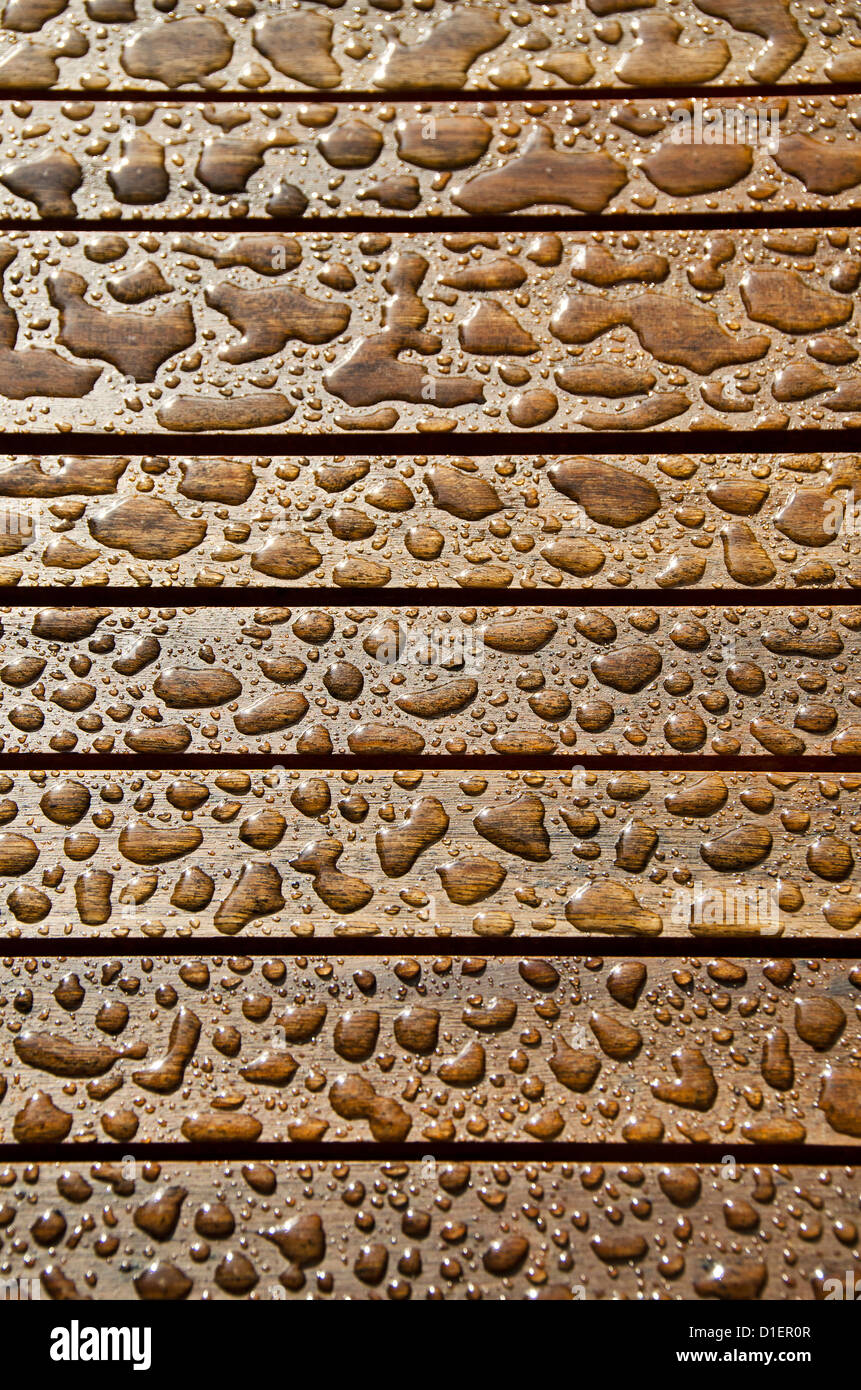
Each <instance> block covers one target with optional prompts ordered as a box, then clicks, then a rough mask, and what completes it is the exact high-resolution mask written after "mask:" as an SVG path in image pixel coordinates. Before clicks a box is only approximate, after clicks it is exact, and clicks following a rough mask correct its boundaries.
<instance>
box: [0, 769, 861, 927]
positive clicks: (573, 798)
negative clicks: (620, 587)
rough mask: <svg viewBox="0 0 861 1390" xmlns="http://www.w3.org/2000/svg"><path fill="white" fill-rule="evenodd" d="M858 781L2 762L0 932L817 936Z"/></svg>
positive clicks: (854, 871)
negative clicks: (248, 901) (88, 768)
mask: <svg viewBox="0 0 861 1390" xmlns="http://www.w3.org/2000/svg"><path fill="white" fill-rule="evenodd" d="M859 788H861V778H859V777H857V776H849V775H846V774H844V775H842V776H835V777H817V776H814V775H804V776H786V775H778V774H770V775H767V776H766V775H762V776H752V775H751V774H750V773H748V772H739V773H723V772H722V773H715V772H712V773H706V774H703V773H696V772H691V773H678V772H673V773H670V772H666V771H663V772H662V771H660V770H659V769H658V770H656V771H655V772H652V773H649V774H646V773H635V772H619V773H607V772H584V771H579V772H578V771H575V772H558V773H543V772H524V773H514V772H509V773H498V772H494V773H487V774H485V773H481V774H476V773H472V774H470V773H466V772H453V771H447V770H446V771H433V772H426V773H422V772H418V771H407V770H406V769H405V770H404V771H402V772H395V773H391V772H382V771H377V772H366V773H358V772H353V771H344V772H324V771H318V772H306V771H292V772H291V771H287V770H286V769H284V768H281V769H275V770H273V771H269V772H245V771H242V770H240V769H230V770H227V771H224V770H222V771H220V772H219V771H217V770H216V769H211V770H203V771H198V770H197V769H195V770H194V771H193V772H189V771H188V770H185V771H181V770H179V769H177V770H175V771H173V772H157V771H150V772H141V773H137V772H125V771H123V772H116V773H104V774H101V775H97V776H93V775H92V774H84V775H82V774H81V773H80V772H79V771H78V772H76V771H73V770H70V771H68V772H64V771H61V772H52V773H38V772H32V773H17V774H11V775H6V776H4V777H3V778H2V791H3V799H2V803H0V810H2V815H3V824H4V826H5V831H4V832H3V833H2V834H0V868H2V869H3V870H4V872H3V873H2V876H0V902H2V905H0V929H2V931H3V932H4V934H5V935H7V936H17V937H21V936H24V937H30V936H34V935H37V934H38V935H39V936H52V937H63V936H65V937H81V936H93V937H99V936H113V937H114V938H117V939H125V938H137V939H140V938H141V937H142V936H144V937H150V938H154V939H158V938H162V937H166V938H171V939H183V938H184V939H186V941H187V940H188V938H189V937H191V935H192V934H193V933H195V932H197V933H203V934H205V935H208V934H214V933H215V932H224V933H226V934H230V935H233V934H236V933H242V934H245V935H254V936H260V935H264V936H271V937H272V938H274V939H279V938H285V937H290V936H293V937H300V938H304V937H311V936H314V935H315V934H316V935H317V936H324V937H325V936H336V937H337V936H344V937H346V936H353V937H355V936H380V937H384V938H386V939H387V940H388V939H391V938H392V937H397V938H400V939H401V940H403V938H405V937H407V938H409V937H414V936H415V937H425V938H426V937H429V936H439V937H451V936H454V937H463V936H469V935H471V934H474V935H476V936H479V937H484V938H499V937H504V936H509V935H511V934H514V935H517V936H539V935H546V934H547V933H548V932H553V933H554V934H555V935H556V936H560V935H561V936H568V937H574V938H577V936H578V935H579V934H581V933H584V934H586V935H598V934H601V933H606V934H608V935H613V936H635V935H639V936H657V935H660V934H661V933H663V934H664V935H665V936H670V937H683V936H695V937H700V938H708V937H715V936H745V935H747V936H750V935H754V936H757V935H761V936H783V935H786V936H788V937H798V938H808V937H811V938H816V937H822V936H833V935H835V934H836V933H839V932H851V931H852V930H853V928H855V927H857V925H858V923H859V922H861V892H859V887H861V884H859V868H858V865H857V863H856V862H854V853H855V852H856V845H855V841H856V839H857V825H856V826H855V829H854V831H853V830H850V824H849V823H851V822H852V818H853V816H854V813H855V808H856V805H857V800H858V792H859ZM13 849H14V850H15V851H16V856H15V857H13V854H12V851H13ZM733 849H734V854H733V853H730V851H731V850H733ZM336 854H337V863H336V865H335V868H334V869H333V870H332V872H331V873H328V874H327V875H325V876H323V877H321V876H320V875H319V874H316V873H315V874H311V873H310V872H309V870H310V868H311V866H312V865H313V864H315V863H320V864H321V863H322V862H323V860H324V859H325V858H326V857H327V856H328V857H332V856H334V855H336ZM31 861H32V862H31ZM28 865H29V866H28ZM255 875H256V876H257V877H258V878H259V879H260V881H261V883H264V882H265V883H267V884H268V885H269V891H268V893H267V894H266V895H263V894H261V895H260V896H259V897H258V898H257V899H256V900H255V902H254V908H255V911H256V913H257V914H258V915H256V916H253V917H249V916H248V913H247V912H237V911H236V903H237V895H238V894H239V892H240V889H239V886H238V885H240V884H241V883H243V882H245V884H246V887H247V885H248V883H249V882H251V881H253V879H254V877H255ZM348 890H349V891H348Z"/></svg>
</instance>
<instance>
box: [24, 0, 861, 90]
mask: <svg viewBox="0 0 861 1390" xmlns="http://www.w3.org/2000/svg"><path fill="white" fill-rule="evenodd" d="M163 8H164V7H163V6H161V7H159V6H158V5H157V4H155V3H153V0H128V3H123V4H113V5H108V4H105V3H104V2H103V0H91V3H90V4H89V5H87V6H85V5H84V3H83V0H71V3H64V0H51V2H50V3H48V4H45V3H36V0H11V3H10V4H8V5H7V6H6V8H5V10H4V14H3V26H2V31H0V39H2V46H0V53H1V54H2V61H0V82H2V84H3V86H4V87H6V88H9V87H23V88H35V89H38V88H54V89H65V90H68V91H73V90H80V91H82V92H85V93H86V92H88V91H101V90H105V89H113V90H116V89H118V88H123V87H126V88H135V89H144V90H157V91H158V90H163V88H164V87H165V86H167V87H178V86H180V85H184V86H188V87H195V88H198V89H200V88H203V89H207V88H209V89H216V90H217V89H218V88H219V87H227V88H231V89H239V90H240V91H241V90H242V89H243V88H245V89H246V91H248V92H249V94H251V93H255V92H260V91H261V90H263V91H265V89H266V88H267V87H271V88H272V89H274V90H289V91H296V90H298V91H308V92H311V93H315V94H325V93H326V92H327V91H333V90H335V89H342V90H347V91H349V90H351V89H352V90H355V91H366V90H370V89H375V90H376V91H377V92H378V93H379V94H380V95H385V93H387V92H393V93H394V92H399V91H404V90H415V89H419V90H421V89H425V90H427V89H437V90H452V91H457V90H459V89H462V88H470V87H474V88H487V87H490V88H503V89H504V88H515V89H516V88H523V87H549V86H556V87H569V86H582V85H588V84H591V85H593V86H594V85H610V86H618V87H621V88H625V87H628V88H630V87H632V86H634V87H636V86H646V87H652V86H667V85H675V86H688V87H690V86H696V85H700V84H704V85H708V84H712V83H718V84H720V83H745V84H758V83H774V82H782V81H791V82H811V81H827V80H830V81H833V82H847V81H848V82H852V81H857V79H858V77H859V73H861V67H859V57H858V48H857V43H858V35H857V30H856V27H855V25H854V23H853V22H852V19H851V18H850V17H849V16H848V15H847V12H846V9H845V7H844V6H842V5H837V4H834V3H826V4H822V5H817V6H816V7H815V8H813V9H811V8H810V7H807V6H804V5H801V4H799V3H798V0H773V3H769V4H759V5H758V6H757V7H756V10H755V11H754V12H748V11H746V10H742V9H741V8H740V7H739V5H738V4H736V3H733V2H732V0H700V3H698V4H691V3H689V2H688V3H684V4H669V3H667V0H658V3H657V4H655V5H654V6H652V7H649V8H647V10H646V11H645V12H640V11H637V12H635V13H634V14H630V13H628V11H629V9H630V5H629V4H613V3H609V0H591V3H590V4H588V6H586V7H584V6H582V5H568V4H564V3H562V4H551V5H541V6H539V5H537V4H532V3H528V4H524V5H520V6H518V7H516V8H515V7H509V6H496V5H487V4H485V3H480V4H472V5H469V4H464V3H460V2H459V0H456V2H455V3H453V4H441V3H439V0H437V3H436V4H434V0H425V3H422V4H421V5H419V6H416V7H415V8H413V7H412V6H409V7H407V6H404V5H402V4H401V3H399V2H398V0H379V2H378V3H372V4H371V5H370V6H360V7H357V6H352V5H351V6H345V5H344V4H343V0H327V2H326V3H320V4H313V3H302V4H299V5H292V6H285V5H283V4H279V3H278V0H259V3H256V4H255V5H254V6H253V7H251V6H250V5H249V6H244V5H243V6H239V5H237V6H234V7H233V12H232V13H231V12H230V10H229V7H219V8H218V11H217V13H213V14H210V13H207V14H206V15H205V16H202V15H201V12H200V8H199V6H198V5H196V4H195V3H194V0H179V3H178V4H177V5H175V6H174V8H173V9H172V11H171V13H170V14H169V15H167V16H166V15H165V14H164V13H161V12H160V10H163ZM46 15H47V16H48V18H47V19H46V18H45V16H46Z"/></svg>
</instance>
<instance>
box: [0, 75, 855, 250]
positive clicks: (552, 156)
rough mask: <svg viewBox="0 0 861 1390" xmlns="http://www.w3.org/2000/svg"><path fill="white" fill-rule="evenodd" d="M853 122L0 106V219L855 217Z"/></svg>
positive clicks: (503, 105)
mask: <svg viewBox="0 0 861 1390" xmlns="http://www.w3.org/2000/svg"><path fill="white" fill-rule="evenodd" d="M858 119H859V115H858V102H857V99H856V98H846V97H844V96H836V95H835V96H810V97H783V98H779V97H778V98H775V97H749V98H746V99H742V100H739V99H738V98H732V99H731V98H727V97H723V98H721V97H720V96H714V97H710V98H709V99H708V101H707V102H706V103H702V102H697V101H696V100H695V99H693V98H686V99H685V98H683V99H679V100H675V101H668V100H661V99H658V100H642V99H641V100H637V99H635V98H631V99H627V98H626V97H625V95H624V93H622V94H620V97H619V98H618V99H617V100H611V99H607V98H604V99H599V100H597V101H595V100H592V101H590V100H588V99H587V98H586V97H583V98H582V99H580V100H579V101H578V100H572V101H565V102H561V101H557V102H553V101H540V100H531V101H505V100H499V101H493V102H489V101H484V102H476V101H458V102H401V101H398V102H396V103H389V102H383V103H368V102H361V103H339V104H337V105H335V104H333V103H328V104H327V103H325V102H314V103H309V104H307V105H300V106H297V105H296V104H295V103H292V104H291V103H281V104H278V103H277V102H276V103H273V102H271V101H261V100H257V101H254V102H249V101H242V100H240V101H238V102H237V103H235V104H231V103H229V102H219V103H217V104H216V103H213V102H209V103H206V102H200V103H178V102H164V101H153V102H152V103H150V102H145V103H144V102H137V103H134V104H133V103H130V102H126V103H122V102H117V101H98V102H92V101H71V102H64V103H62V104H60V105H59V106H58V105H57V103H56V102H55V101H52V102H48V101H44V100H43V101H35V102H4V103H2V105H0V130H2V143H0V215H2V216H4V217H14V218H30V219H37V220H38V219H39V218H49V219H57V218H65V217H68V218H74V217H75V216H76V215H77V216H79V217H86V218H96V217H103V218H121V219H122V220H123V222H130V221H134V219H135V218H139V217H146V218H153V217H155V218H180V217H187V218H202V217H211V218H212V219H213V220H214V221H215V220H216V219H218V218H220V217H247V216H251V217H267V216H270V217H277V218H280V219H283V218H305V219H306V220H310V219H313V218H315V217H321V216H322V217H329V218H332V217H338V216H353V217H355V216H367V217H368V218H371V219H379V218H385V217H387V216H391V215H396V216H401V217H403V216H405V215H410V216H414V217H416V218H423V217H429V216H439V215H444V216H449V217H451V216H458V215H463V216H464V217H470V218H474V219H475V218H482V217H487V216H492V217H497V216H500V215H503V214H504V215H509V214H510V215H512V216H515V215H516V214H518V213H521V212H528V213H532V214H537V213H543V214H545V215H547V217H548V221H549V222H550V223H552V221H553V217H554V215H556V214H560V213H562V214H569V215H570V214H572V213H591V214H596V213H606V214H612V213H628V214H636V213H643V214H646V213H658V214H660V213H668V212H683V213H689V214H695V213H700V214H705V215H714V214H715V213H716V212H718V211H719V212H722V213H724V214H726V213H730V212H736V211H742V212H759V211H763V210H765V211H768V212H770V213H776V212H778V211H781V210H789V211H800V210H814V209H818V208H822V209H854V208H857V207H858V205H859V194H858V188H859V184H861V139H859V135H858V129H857V124H858ZM715 132H718V136H719V138H718V137H717V136H715ZM706 136H708V137H709V138H708V140H706V138H705V137H706ZM716 140H717V143H716V142H715V141H716Z"/></svg>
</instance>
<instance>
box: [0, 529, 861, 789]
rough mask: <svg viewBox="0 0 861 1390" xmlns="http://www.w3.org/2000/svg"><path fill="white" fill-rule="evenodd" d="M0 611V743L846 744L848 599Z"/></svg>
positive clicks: (688, 750)
mask: <svg viewBox="0 0 861 1390" xmlns="http://www.w3.org/2000/svg"><path fill="white" fill-rule="evenodd" d="M285 543H289V546H290V548H291V550H292V552H293V554H295V544H294V542H292V541H289V538H285V537H276V538H275V544H276V545H282V544H285ZM282 554H283V552H282ZM0 620H2V624H3V629H4V632H3V638H2V643H3V646H2V665H0V682H2V689H0V694H2V703H0V737H2V739H3V747H4V751H5V752H6V753H12V752H18V751H20V752H28V753H38V752H45V753H71V752H75V753H76V754H77V753H84V752H88V751H91V752H97V753H110V752H114V751H117V752H120V751H123V752H125V751H128V750H130V751H131V752H134V753H137V754H139V755H141V756H142V757H145V756H147V755H149V756H152V755H160V754H165V755H167V754H171V753H184V752H186V751H189V752H210V753H212V754H221V753H246V752H255V753H271V754H283V755H286V754H304V755H309V754H310V755H315V754H316V755H319V756H320V757H321V758H325V757H326V756H327V755H329V754H331V753H333V752H335V753H339V754H350V753H352V754H354V755H355V756H356V757H364V758H367V759H369V760H370V759H372V758H373V757H374V755H377V754H392V755H397V756H400V757H402V758H404V759H408V760H409V759H412V758H414V757H417V756H418V755H420V754H426V755H433V754H450V755H461V754H464V755H467V756H468V755H470V754H475V753H483V754H489V755H491V756H492V755H493V754H499V755H500V756H529V755H530V754H548V753H565V754H567V755H574V754H576V753H580V752H582V753H584V754H589V755H595V754H600V755H603V756H612V755H616V754H626V753H643V752H648V753H649V754H651V755H652V756H660V755H661V754H662V753H664V754H690V755H695V754H697V753H699V752H701V751H702V752H704V753H709V754H715V755H719V756H722V757H732V756H734V755H736V754H745V755H746V754H751V753H756V754H759V755H760V756H763V755H767V754H771V755H773V756H786V757H797V756H800V755H802V754H820V755H825V756H829V755H833V756H834V759H835V763H834V771H835V773H838V772H839V771H840V765H839V761H838V759H839V758H841V757H843V756H846V755H851V756H857V755H858V753H859V752H861V718H859V715H858V708H859V698H861V697H859V691H858V684H857V682H858V666H859V638H858V632H859V629H861V609H859V608H858V607H857V606H852V605H833V606H832V605H829V606H818V607H816V608H815V609H811V608H807V609H803V610H786V609H784V608H775V609H768V608H755V607H752V606H747V607H745V606H744V605H741V604H739V605H738V606H733V607H732V608H727V607H723V608H722V607H711V608H709V607H701V608H700V607H696V608H691V607H689V606H678V607H666V608H660V609H652V608H648V607H642V608H639V607H636V606H633V605H632V606H631V607H629V608H628V607H625V608H614V609H612V610H609V609H608V610H600V609H594V608H585V607H583V608H579V607H575V608H570V607H559V608H554V607H553V606H552V605H537V604H536V606H535V607H534V608H525V607H518V608H511V609H506V608H504V607H492V606H488V607H480V608H479V607H476V608H452V609H446V608H443V607H439V608H431V607H424V606H423V607H420V608H400V609H398V608H385V607H382V606H380V605H376V606H374V607H358V606H356V607H352V608H332V609H331V610H326V609H324V608H319V609H312V608H307V607H305V608H295V609H291V608H286V607H268V608H257V609H255V608H253V607H248V608H240V607H229V608H219V609H211V608H205V607H195V608H192V607H184V608H182V609H174V608H160V609H152V608H147V607H140V608H131V607H126V608H108V607H96V606H76V607H65V608H61V607H56V608H53V607H51V608H49V607H45V608H30V609H26V608H8V607H7V608H5V609H2V610H0Z"/></svg>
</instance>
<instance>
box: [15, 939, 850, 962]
mask: <svg viewBox="0 0 861 1390" xmlns="http://www.w3.org/2000/svg"><path fill="white" fill-rule="evenodd" d="M231 946H232V947H234V948H235V949H237V950H238V948H239V947H240V946H241V948H242V954H243V955H244V956H271V955H273V954H274V953H277V954H278V955H279V956H307V955H308V954H309V952H310V953H313V954H314V955H315V956H318V955H320V956H323V955H328V956H402V955H409V956H429V957H437V956H440V955H446V956H475V955H479V956H494V957H499V956H523V957H528V958H529V959H534V958H536V957H541V956H550V957H552V958H553V959H558V958H559V957H565V958H570V957H576V958H582V957H583V956H600V957H602V959H604V960H615V959H616V957H619V959H624V960H629V959H631V958H632V957H634V956H637V957H643V958H650V957H660V958H663V959H666V958H667V957H668V956H677V957H678V958H679V959H680V960H681V959H683V958H685V957H690V956H694V955H695V956H700V955H708V956H713V955H715V956H726V955H731V956H733V957H734V958H736V959H744V960H747V959H759V958H760V957H762V956H763V955H766V954H767V955H768V956H769V957H771V958H775V957H779V958H782V957H789V958H790V959H793V960H794V959H796V958H797V957H799V956H806V955H809V954H810V953H811V948H813V947H814V946H815V951H816V957H817V959H819V960H825V959H827V958H828V957H829V956H840V957H841V958H844V959H846V960H861V938H858V937H853V938H850V939H846V938H845V937H842V936H817V937H809V936H808V937H804V936H783V937H772V936H769V937H763V936H755V935H751V936H660V937H649V938H646V937H641V936H570V935H569V936H553V935H551V936H548V937H540V936H539V937H535V936H510V937H503V938H500V937H487V936H483V937H482V936H429V937H419V936H370V935H368V936H358V935H357V936H313V937H311V936H304V937H294V936H278V937H274V936H267V937H264V938H263V939H261V938H260V937H244V936H201V935H198V934H195V936H194V938H193V939H189V938H188V937H182V938H177V937H173V936H159V937H142V938H140V939H135V940H132V939H130V938H121V939H117V938H115V937H111V936H84V937H65V938H63V939H61V940H45V939H43V938H42V937H27V936H16V937H11V938H8V939H7V938H4V937H0V957H3V958H4V959H18V958H22V957H27V956H36V955H38V956H39V957H46V958H47V957H51V958H57V959H61V960H65V959H67V958H69V959H71V958H77V957H87V958H89V957H91V956H101V955H104V956H111V957H113V956H116V955H117V954H121V955H122V956H123V957H124V958H125V957H127V956H152V955H155V954H158V955H170V956H193V957H197V956H203V955H223V954H224V952H225V951H226V950H227V949H228V948H229V947H231Z"/></svg>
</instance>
